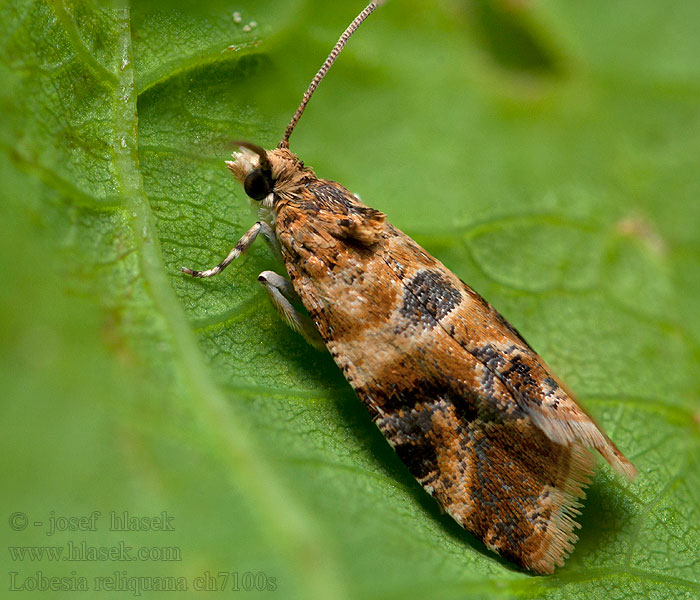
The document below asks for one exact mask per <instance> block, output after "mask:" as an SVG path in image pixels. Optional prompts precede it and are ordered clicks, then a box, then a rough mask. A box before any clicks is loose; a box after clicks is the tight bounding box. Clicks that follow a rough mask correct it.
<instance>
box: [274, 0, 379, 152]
mask: <svg viewBox="0 0 700 600" xmlns="http://www.w3.org/2000/svg"><path fill="white" fill-rule="evenodd" d="M379 4H381V1H380V0H374V1H373V2H370V3H369V4H368V5H367V8H365V10H363V11H362V12H361V13H360V14H359V15H357V17H355V20H354V21H353V22H352V23H350V25H349V27H348V28H347V29H346V30H345V31H344V32H343V35H341V36H340V39H339V40H338V42H337V43H336V45H335V46H333V50H331V53H330V54H329V55H328V58H327V59H326V61H325V62H324V63H323V64H322V65H321V68H320V69H319V70H318V73H316V77H314V78H313V80H312V81H311V84H310V85H309V87H308V89H307V90H306V92H304V99H303V100H302V101H301V104H300V105H299V108H297V111H296V112H295V113H294V116H293V117H292V120H291V121H290V122H289V125H287V129H285V130H284V135H283V136H282V140H281V141H280V143H279V144H278V145H277V147H278V148H289V136H290V135H292V131H294V128H295V127H296V125H297V123H298V122H299V119H301V115H303V114H304V110H305V109H306V105H307V104H308V103H309V100H311V96H312V95H313V93H314V91H315V90H316V88H317V87H318V84H319V83H321V80H322V79H323V78H324V76H325V75H326V73H328V69H330V68H331V66H332V65H333V63H334V62H335V59H336V58H338V54H340V51H341V50H342V49H343V48H344V47H345V43H346V42H347V41H348V39H349V38H350V36H351V35H352V34H353V33H355V30H356V29H357V28H358V27H359V26H360V25H361V24H362V21H364V20H365V19H366V18H367V17H369V15H371V14H372V12H373V11H374V9H375V8H377V6H379Z"/></svg>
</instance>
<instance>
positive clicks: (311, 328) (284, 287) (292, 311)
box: [258, 271, 326, 350]
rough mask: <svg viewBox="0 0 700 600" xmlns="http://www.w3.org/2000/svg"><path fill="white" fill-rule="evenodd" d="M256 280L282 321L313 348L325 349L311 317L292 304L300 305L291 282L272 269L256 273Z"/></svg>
mask: <svg viewBox="0 0 700 600" xmlns="http://www.w3.org/2000/svg"><path fill="white" fill-rule="evenodd" d="M258 281H259V282H260V284H261V285H262V286H263V287H264V288H265V291H266V292H267V295H268V296H269V298H270V301H271V302H272V305H273V306H274V307H275V309H276V310H277V312H278V313H279V315H280V316H281V317H282V319H283V320H284V322H285V323H287V325H289V326H290V327H291V328H292V329H293V330H294V331H296V332H297V333H300V334H301V335H302V336H303V337H304V339H305V340H306V341H307V342H309V344H311V345H312V346H313V347H314V348H316V349H318V350H325V348H326V346H325V345H324V343H323V340H322V339H321V336H320V335H319V334H318V330H317V329H316V325H314V322H313V321H312V320H311V317H309V315H307V314H305V313H303V312H301V311H300V310H299V309H297V308H296V307H295V306H294V305H293V304H292V302H294V303H297V304H300V305H301V300H300V299H299V296H297V293H296V292H295V291H294V287H293V286H292V282H291V281H289V279H285V278H284V277H282V276H281V275H278V274H277V273H275V272H274V271H263V272H262V273H260V275H258Z"/></svg>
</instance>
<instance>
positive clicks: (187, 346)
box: [112, 2, 347, 599]
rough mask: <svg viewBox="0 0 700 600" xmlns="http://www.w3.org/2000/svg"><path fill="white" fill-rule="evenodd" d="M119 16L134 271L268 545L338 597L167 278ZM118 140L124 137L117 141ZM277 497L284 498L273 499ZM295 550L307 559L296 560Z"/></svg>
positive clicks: (314, 593) (307, 584)
mask: <svg viewBox="0 0 700 600" xmlns="http://www.w3.org/2000/svg"><path fill="white" fill-rule="evenodd" d="M119 10H120V13H121V20H122V22H123V24H124V26H123V28H122V33H121V36H120V40H119V48H120V51H121V54H122V57H123V61H122V65H123V68H122V69H120V71H119V76H118V82H117V88H116V90H115V94H114V109H115V115H116V128H117V131H118V135H117V136H116V137H117V139H115V140H114V141H113V144H112V155H113V161H114V166H115V173H116V177H117V180H118V182H119V187H120V190H121V194H122V196H123V198H124V200H125V212H126V214H127V215H128V218H129V222H130V225H131V229H132V232H133V236H134V240H135V243H136V245H137V249H138V252H139V257H140V261H139V264H140V269H141V275H142V276H143V278H144V280H145V282H146V284H147V285H146V289H147V291H148V294H149V295H150V297H151V299H152V301H153V304H154V306H155V307H156V308H157V310H158V311H159V313H160V314H161V316H162V317H163V319H164V320H165V322H166V323H167V326H168V327H169V329H170V331H171V334H172V339H173V343H174V350H175V352H176V355H177V357H178V360H179V362H180V366H181V369H182V370H183V372H184V373H185V374H186V377H185V378H184V379H185V382H186V383H187V384H188V387H189V392H190V397H191V399H192V401H193V402H194V403H195V404H196V409H197V412H198V413H199V414H200V415H202V418H203V420H204V421H206V422H207V423H208V425H209V431H210V433H211V438H212V440H211V441H212V442H213V445H214V446H215V447H217V448H219V449H220V450H221V454H222V456H224V457H226V460H227V468H228V470H229V472H230V473H231V481H232V483H233V484H234V485H236V486H240V485H241V481H244V482H245V488H246V492H247V497H248V498H252V500H251V501H250V503H249V504H250V507H251V509H252V510H253V511H255V512H256V513H257V514H258V515H259V518H260V522H264V523H265V526H264V527H262V530H263V531H268V532H270V533H269V536H270V538H271V541H272V542H273V543H272V544H271V546H276V547H280V548H281V549H282V551H283V552H284V553H285V554H286V555H287V557H288V559H290V560H289V562H290V563H291V564H294V563H295V562H296V564H298V565H299V572H298V576H299V584H300V588H301V589H304V590H306V593H305V594H304V596H305V597H307V598H319V599H326V598H338V599H341V598H345V597H347V593H346V591H345V588H346V586H345V585H344V584H343V579H342V576H341V570H340V569H339V565H338V560H337V558H336V557H335V554H334V552H333V548H332V546H331V544H330V543H329V541H328V536H327V535H325V534H324V533H323V532H321V531H319V530H318V526H317V524H316V522H315V521H314V520H313V519H311V517H310V515H308V511H307V510H305V509H304V508H303V507H302V506H301V503H300V502H299V500H298V499H296V498H295V496H296V494H294V491H293V490H291V489H289V486H286V485H285V484H284V482H283V481H282V480H281V479H280V478H279V477H278V475H277V473H276V472H275V470H274V468H272V466H271V465H270V464H269V462H268V461H267V460H266V458H265V455H264V453H262V452H261V451H260V450H259V445H258V444H257V443H256V442H255V441H254V440H253V438H252V437H251V436H250V435H249V433H248V431H247V430H246V428H244V427H243V426H242V425H241V423H239V422H238V421H237V420H236V418H235V416H234V414H233V412H232V411H231V410H230V406H229V404H228V403H227V401H226V399H225V397H224V395H223V394H222V393H221V391H220V390H219V389H218V387H217V386H216V384H215V383H214V381H213V379H212V378H211V377H210V376H209V369H208V367H207V365H206V364H205V362H204V361H203V360H202V356H201V353H200V351H199V349H198V346H197V342H196V339H195V337H194V335H193V333H192V331H191V329H190V327H189V324H188V322H187V318H186V315H185V313H184V311H183V309H182V306H181V305H180V304H179V302H178V301H177V298H176V296H175V294H174V292H173V291H172V288H171V286H170V284H169V282H168V280H167V276H166V271H165V264H164V261H163V258H162V253H161V248H160V243H159V240H158V236H157V231H156V226H155V221H154V216H153V213H152V210H151V207H150V203H149V201H148V198H147V197H146V194H145V193H144V189H143V182H142V179H141V175H140V170H139V160H138V120H137V116H136V115H137V106H136V104H137V95H136V93H135V74H134V68H133V53H132V39H131V28H130V11H129V8H128V6H127V5H126V2H124V3H123V6H122V8H120V9H119ZM122 140H123V141H125V142H126V143H125V144H123V143H122ZM279 498H284V499H285V501H284V502H275V499H279ZM299 556H306V557H309V558H310V560H305V561H299V560H296V559H298V557H299Z"/></svg>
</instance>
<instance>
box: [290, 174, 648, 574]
mask: <svg viewBox="0 0 700 600" xmlns="http://www.w3.org/2000/svg"><path fill="white" fill-rule="evenodd" d="M276 231H277V235H278V237H279V239H280V242H281V246H282V252H283V256H284V258H285V262H286V266H287V270H288V272H289V275H290V277H291V279H292V281H293V283H294V287H295V289H296V290H297V292H298V293H299V295H300V297H301V299H302V301H303V303H304V305H305V307H306V308H307V310H308V311H309V313H310V315H311V317H312V318H313V320H314V322H315V323H316V326H317V327H318V330H319V332H320V334H321V336H322V338H323V340H324V341H325V343H326V346H327V347H328V350H329V351H330V353H331V355H332V356H333V358H334V359H335V361H336V363H337V364H338V365H339V366H340V368H341V369H342V370H343V373H344V374H345V377H346V378H347V380H348V381H349V382H350V384H351V385H352V386H353V388H354V389H355V391H356V392H357V394H358V396H359V397H360V398H361V399H362V400H363V402H364V403H365V404H366V406H367V407H368V409H369V411H370V413H371V415H372V418H373V420H374V421H375V422H376V423H377V425H378V426H379V428H380V429H381V431H382V432H383V433H384V435H385V436H386V438H387V440H388V441H389V443H390V444H391V445H392V446H393V447H394V448H395V450H396V452H397V453H398V455H399V456H400V458H401V459H402V460H403V462H404V463H405V464H406V465H407V466H408V468H409V469H410V471H411V472H412V473H413V475H414V476H415V477H416V478H417V479H418V481H419V482H420V483H421V484H422V485H423V486H424V487H425V489H426V490H427V491H428V492H429V493H430V494H432V495H433V496H434V497H435V498H436V499H437V500H438V502H439V503H440V505H441V506H442V507H443V508H444V509H445V510H446V511H447V512H448V513H449V514H450V515H451V516H452V517H454V518H455V519H456V520H457V521H458V522H459V523H460V524H462V525H463V526H464V527H466V528H467V529H469V530H470V531H472V532H473V533H474V534H475V535H477V536H478V537H479V538H481V539H482V540H483V541H484V543H485V544H486V545H487V546H488V547H489V548H491V549H493V550H496V551H498V552H499V553H500V554H502V555H503V556H505V557H507V558H508V559H510V560H513V561H515V562H517V563H519V564H522V565H524V566H525V567H528V568H530V569H533V570H535V571H539V572H552V571H553V569H554V566H555V565H561V564H563V561H564V559H565V558H566V557H567V556H568V554H569V553H570V551H571V550H572V548H573V543H574V542H575V541H576V535H575V534H574V533H573V530H574V528H575V526H576V523H575V522H574V516H575V515H576V514H577V513H578V510H577V506H578V499H579V498H581V497H582V496H583V490H582V488H583V487H584V486H585V485H586V483H587V482H588V477H589V475H590V473H591V471H592V466H593V457H592V455H591V454H590V452H589V451H588V450H587V448H586V447H587V446H591V447H595V448H596V449H598V450H599V451H600V452H601V454H603V456H604V457H605V458H606V459H607V460H608V462H610V463H611V465H613V466H614V467H615V468H617V469H618V470H620V471H622V472H625V473H627V474H631V473H633V469H634V468H633V467H632V465H631V464H630V463H629V462H628V461H627V460H626V459H625V458H624V456H622V454H621V453H620V452H619V450H617V448H616V447H615V446H614V444H613V443H612V442H611V441H610V440H609V438H607V436H605V434H603V433H602V432H601V431H600V429H599V428H598V427H597V426H596V425H595V423H594V422H593V421H592V420H591V418H590V417H589V416H588V415H587V414H586V413H585V412H584V411H583V410H582V409H581V408H580V407H579V406H578V405H577V404H576V402H575V401H574V400H573V399H572V397H571V395H570V394H568V393H567V391H566V390H565V389H564V388H563V387H562V385H561V384H560V383H559V382H558V381H557V380H556V378H555V377H554V376H553V375H552V374H551V373H550V371H549V370H548V368H547V367H546V365H545V364H544V363H543V362H542V360H541V359H540V358H539V357H538V356H537V354H536V353H535V352H534V351H533V350H532V349H531V348H530V347H529V346H528V344H527V343H526V342H525V341H524V340H523V339H522V337H521V336H520V335H519V334H518V332H517V331H516V330H515V329H513V327H511V326H510V325H509V324H508V323H507V321H505V319H503V318H502V317H501V316H500V315H499V314H498V313H497V312H496V311H495V310H494V309H493V308H492V307H491V306H490V305H489V304H488V303H487V302H486V301H484V300H483V299H482V298H481V297H480V296H479V295H478V294H477V293H476V292H474V291H473V290H472V289H471V288H469V287H468V286H467V285H466V284H464V283H463V282H462V281H460V280H459V279H458V278H457V277H456V276H455V275H454V274H452V273H451V272H450V271H449V270H448V269H446V268H445V267H444V266H443V265H442V264H441V263H440V262H439V261H437V260H436V259H434V258H433V257H431V256H430V255H429V254H427V253H426V252H425V251H424V250H423V249H422V248H421V247H420V246H418V245H417V244H416V243H415V242H414V241H413V240H412V239H411V238H410V237H408V236H406V235H405V234H403V233H402V232H400V231H399V230H397V229H396V228H394V227H393V226H391V225H390V224H388V223H386V221H385V219H384V215H383V214H382V213H380V212H378V211H375V210H374V209H371V208H369V207H366V206H364V205H362V204H361V203H360V202H359V201H358V200H357V198H356V197H355V196H354V195H352V194H351V193H350V192H349V191H348V190H346V189H345V188H343V187H342V186H340V185H339V184H337V183H334V182H329V181H324V180H315V181H314V182H312V183H310V184H308V185H306V186H305V188H304V190H303V193H302V194H301V196H298V197H296V198H294V199H291V200H290V201H288V202H285V203H283V204H282V205H281V206H280V207H279V210H278V214H277V220H276Z"/></svg>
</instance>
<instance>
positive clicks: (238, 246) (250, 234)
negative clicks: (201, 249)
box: [180, 221, 279, 277]
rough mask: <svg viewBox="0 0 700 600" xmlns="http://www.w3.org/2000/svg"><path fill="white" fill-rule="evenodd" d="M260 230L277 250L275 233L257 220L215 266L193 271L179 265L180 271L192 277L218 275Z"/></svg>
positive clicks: (249, 244)
mask: <svg viewBox="0 0 700 600" xmlns="http://www.w3.org/2000/svg"><path fill="white" fill-rule="evenodd" d="M261 232H262V234H263V235H264V236H265V239H266V240H268V242H269V243H270V245H271V246H273V250H274V249H275V248H274V244H275V243H276V244H277V251H278V252H279V243H278V242H277V238H275V234H274V232H273V231H272V229H271V228H270V226H269V225H268V224H267V223H265V222H264V221H258V222H257V223H256V224H255V225H253V226H252V227H251V228H250V229H249V230H248V231H247V232H246V233H245V234H244V235H243V237H242V238H241V239H240V240H238V243H237V244H236V245H235V246H234V247H233V249H232V250H231V252H229V253H228V256H227V257H226V258H224V260H222V261H221V262H220V263H219V264H218V265H216V266H215V267H212V268H211V269H207V270H206V271H193V270H192V269H188V268H187V267H181V268H180V271H181V272H183V273H187V274H188V275H192V277H211V276H212V275H218V274H219V273H221V271H223V270H224V269H225V268H226V267H228V266H229V265H230V264H231V263H232V262H233V261H234V260H236V259H237V258H238V257H239V256H240V255H241V254H243V253H244V252H245V251H246V250H248V248H250V247H251V245H252V244H253V242H254V241H255V238H256V237H258V233H261ZM271 239H274V240H275V242H272V241H271Z"/></svg>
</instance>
